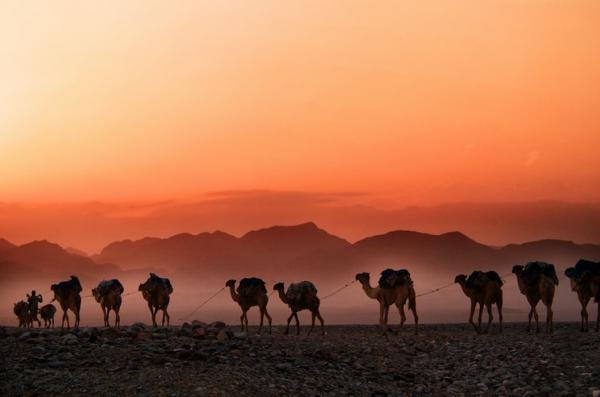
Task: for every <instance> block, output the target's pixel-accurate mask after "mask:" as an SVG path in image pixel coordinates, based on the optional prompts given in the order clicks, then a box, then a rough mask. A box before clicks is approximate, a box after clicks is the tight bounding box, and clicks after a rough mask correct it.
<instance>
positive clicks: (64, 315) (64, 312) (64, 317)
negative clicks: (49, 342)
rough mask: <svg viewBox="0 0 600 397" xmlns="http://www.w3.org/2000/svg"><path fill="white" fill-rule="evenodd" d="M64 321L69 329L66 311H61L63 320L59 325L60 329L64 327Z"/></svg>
mask: <svg viewBox="0 0 600 397" xmlns="http://www.w3.org/2000/svg"><path fill="white" fill-rule="evenodd" d="M65 321H66V322H67V328H71V325H70V324H69V316H68V315H67V311H66V310H63V318H62V324H61V326H60V328H64V327H65Z"/></svg>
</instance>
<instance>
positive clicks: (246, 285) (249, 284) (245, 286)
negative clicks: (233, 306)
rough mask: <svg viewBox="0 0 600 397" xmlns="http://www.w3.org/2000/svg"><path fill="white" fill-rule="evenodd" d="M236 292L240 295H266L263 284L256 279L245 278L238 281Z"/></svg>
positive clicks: (265, 288)
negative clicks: (261, 293)
mask: <svg viewBox="0 0 600 397" xmlns="http://www.w3.org/2000/svg"><path fill="white" fill-rule="evenodd" d="M237 291H238V293H239V294H242V295H253V294H255V293H256V292H257V291H260V292H264V293H267V287H266V286H265V282H264V281H263V280H262V279H260V278H257V277H247V278H243V279H241V280H240V284H239V285H238V287H237Z"/></svg>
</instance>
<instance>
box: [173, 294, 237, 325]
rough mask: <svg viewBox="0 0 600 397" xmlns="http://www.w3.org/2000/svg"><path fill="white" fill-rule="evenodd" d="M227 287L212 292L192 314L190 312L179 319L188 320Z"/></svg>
mask: <svg viewBox="0 0 600 397" xmlns="http://www.w3.org/2000/svg"><path fill="white" fill-rule="evenodd" d="M225 288H227V287H223V288H221V289H220V290H218V291H217V292H215V293H214V294H212V295H211V296H210V298H208V299H207V300H205V301H204V302H202V303H201V304H200V305H198V306H197V307H196V308H195V309H194V310H192V312H191V313H190V314H188V315H187V316H185V317H182V318H180V319H179V320H187V319H188V318H189V317H190V316H191V315H192V314H194V313H196V312H197V311H198V310H199V309H200V308H201V307H202V306H204V305H206V304H207V303H208V302H210V301H211V300H212V299H213V298H214V297H215V296H217V295H219V294H220V293H221V292H222V291H223V290H224V289H225Z"/></svg>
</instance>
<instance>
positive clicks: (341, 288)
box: [321, 280, 356, 300]
mask: <svg viewBox="0 0 600 397" xmlns="http://www.w3.org/2000/svg"><path fill="white" fill-rule="evenodd" d="M355 282H356V280H352V281H351V282H349V283H347V284H344V285H343V286H342V287H340V288H338V289H336V290H335V291H333V292H332V293H330V294H329V295H325V296H324V297H322V298H321V300H325V299H327V298H331V297H332V296H334V295H337V294H339V293H340V292H342V291H343V290H344V289H346V288H348V287H349V286H350V285H352V284H354V283H355Z"/></svg>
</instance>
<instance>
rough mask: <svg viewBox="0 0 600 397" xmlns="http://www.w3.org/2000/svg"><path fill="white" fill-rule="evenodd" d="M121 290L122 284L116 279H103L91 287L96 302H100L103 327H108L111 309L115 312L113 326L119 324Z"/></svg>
mask: <svg viewBox="0 0 600 397" xmlns="http://www.w3.org/2000/svg"><path fill="white" fill-rule="evenodd" d="M123 291H124V289H123V285H122V284H121V282H120V281H119V280H117V279H112V280H103V281H101V282H100V284H98V286H97V287H96V288H93V289H92V295H94V298H95V299H96V302H98V303H99V304H100V308H101V309H102V314H103V315H104V326H105V327H110V324H109V321H108V317H109V314H110V311H111V310H114V312H115V327H119V326H120V325H121V317H120V316H119V310H120V309H121V302H122V299H121V294H122V293H123Z"/></svg>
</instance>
